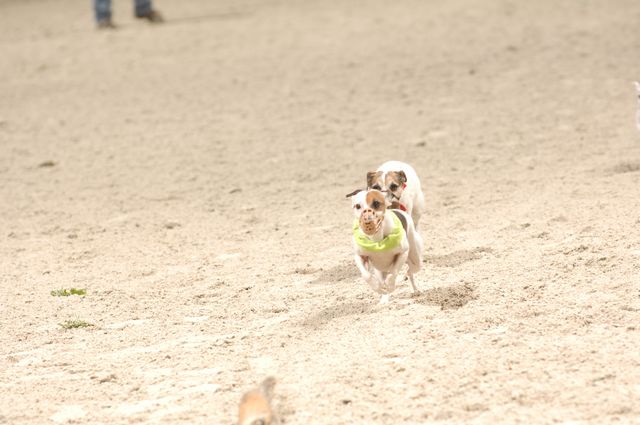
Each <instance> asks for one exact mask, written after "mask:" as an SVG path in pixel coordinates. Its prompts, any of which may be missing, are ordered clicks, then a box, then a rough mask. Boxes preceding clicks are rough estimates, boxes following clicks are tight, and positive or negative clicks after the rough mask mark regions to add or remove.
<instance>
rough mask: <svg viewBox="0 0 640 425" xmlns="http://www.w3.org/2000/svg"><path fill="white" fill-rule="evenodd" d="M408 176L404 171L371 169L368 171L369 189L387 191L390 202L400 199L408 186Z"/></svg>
mask: <svg viewBox="0 0 640 425" xmlns="http://www.w3.org/2000/svg"><path fill="white" fill-rule="evenodd" d="M406 183H407V176H406V174H405V173H404V171H388V172H386V173H383V172H382V171H369V172H368V173H367V189H375V190H380V191H382V192H385V193H386V194H387V199H389V201H390V202H393V201H394V200H399V199H400V197H401V196H402V192H404V188H405V187H407V185H406Z"/></svg>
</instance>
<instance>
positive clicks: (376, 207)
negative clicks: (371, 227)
mask: <svg viewBox="0 0 640 425" xmlns="http://www.w3.org/2000/svg"><path fill="white" fill-rule="evenodd" d="M371 206H372V207H373V209H374V210H377V209H378V208H380V201H373V202H372V203H371Z"/></svg>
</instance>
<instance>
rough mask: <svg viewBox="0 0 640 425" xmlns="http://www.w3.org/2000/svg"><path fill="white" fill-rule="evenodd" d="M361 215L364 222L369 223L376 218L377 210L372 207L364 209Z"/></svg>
mask: <svg viewBox="0 0 640 425" xmlns="http://www.w3.org/2000/svg"><path fill="white" fill-rule="evenodd" d="M361 217H362V221H363V222H365V223H369V222H371V221H374V220H375V218H376V214H375V212H374V211H373V209H372V208H367V209H365V210H363V211H362V215H361Z"/></svg>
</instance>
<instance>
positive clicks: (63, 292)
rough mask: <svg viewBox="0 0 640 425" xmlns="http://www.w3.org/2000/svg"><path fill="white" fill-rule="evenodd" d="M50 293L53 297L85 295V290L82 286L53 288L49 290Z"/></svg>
mask: <svg viewBox="0 0 640 425" xmlns="http://www.w3.org/2000/svg"><path fill="white" fill-rule="evenodd" d="M51 295H52V296H54V297H68V296H70V295H81V296H84V295H87V290H86V289H84V288H71V289H65V288H60V289H55V290H53V291H51Z"/></svg>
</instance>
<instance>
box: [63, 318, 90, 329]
mask: <svg viewBox="0 0 640 425" xmlns="http://www.w3.org/2000/svg"><path fill="white" fill-rule="evenodd" d="M59 325H60V327H62V329H76V328H88V327H89V326H93V325H92V324H91V323H89V322H85V321H84V320H67V321H66V322H62V323H59Z"/></svg>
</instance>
